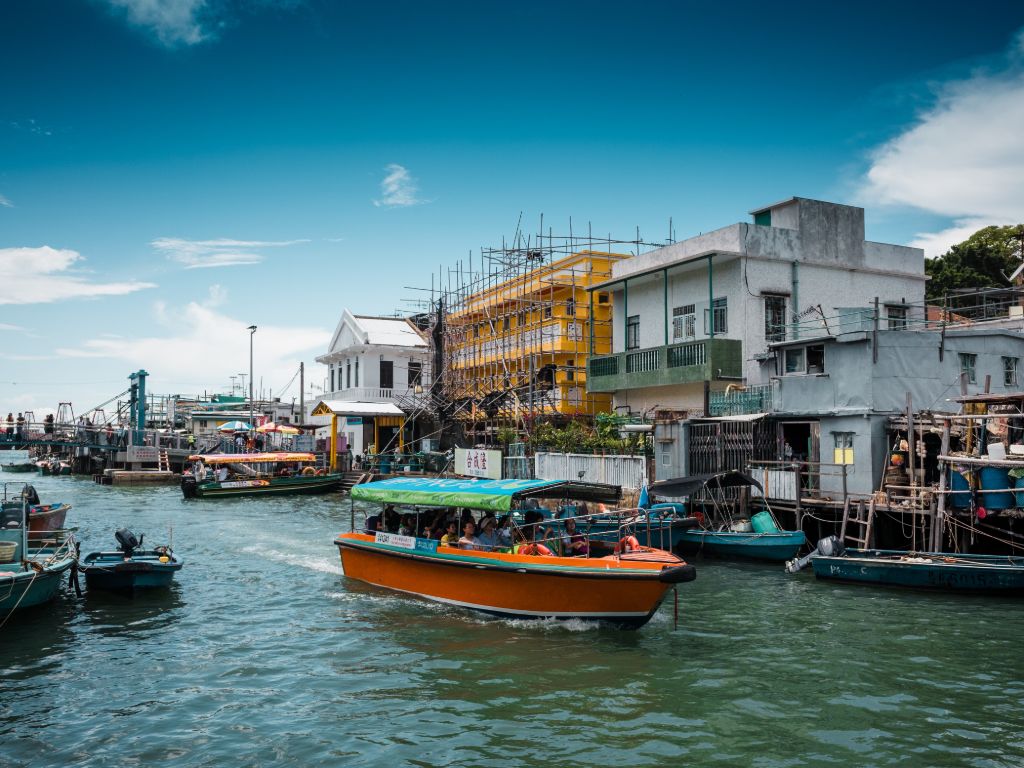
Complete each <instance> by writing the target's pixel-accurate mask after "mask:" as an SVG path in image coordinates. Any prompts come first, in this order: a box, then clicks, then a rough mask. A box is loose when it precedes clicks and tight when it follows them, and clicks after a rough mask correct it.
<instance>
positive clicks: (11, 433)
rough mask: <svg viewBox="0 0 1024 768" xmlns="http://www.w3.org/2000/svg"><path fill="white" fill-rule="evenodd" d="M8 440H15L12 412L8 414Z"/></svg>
mask: <svg viewBox="0 0 1024 768" xmlns="http://www.w3.org/2000/svg"><path fill="white" fill-rule="evenodd" d="M7 439H8V440H13V439H14V414H13V413H10V412H8V413H7Z"/></svg>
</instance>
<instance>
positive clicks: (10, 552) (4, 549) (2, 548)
mask: <svg viewBox="0 0 1024 768" xmlns="http://www.w3.org/2000/svg"><path fill="white" fill-rule="evenodd" d="M17 551H18V544H17V542H14V541H0V563H13V562H14V554H15V552H17Z"/></svg>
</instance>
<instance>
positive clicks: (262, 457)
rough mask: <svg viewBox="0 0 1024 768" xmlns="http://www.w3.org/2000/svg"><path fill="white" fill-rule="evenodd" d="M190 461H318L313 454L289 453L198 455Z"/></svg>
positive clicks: (250, 462) (253, 462)
mask: <svg viewBox="0 0 1024 768" xmlns="http://www.w3.org/2000/svg"><path fill="white" fill-rule="evenodd" d="M188 460H189V461H205V462H206V463H207V464H262V463H264V462H269V461H284V462H291V461H316V456H314V455H313V454H312V453H289V452H288V451H276V452H273V453H210V454H206V455H205V456H204V455H202V454H196V455H195V456H189V457H188Z"/></svg>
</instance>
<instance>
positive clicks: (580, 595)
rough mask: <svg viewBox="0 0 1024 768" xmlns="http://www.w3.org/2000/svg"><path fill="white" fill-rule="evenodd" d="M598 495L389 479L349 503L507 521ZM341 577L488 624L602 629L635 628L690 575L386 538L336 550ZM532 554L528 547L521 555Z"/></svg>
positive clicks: (542, 485) (668, 559) (662, 557)
mask: <svg viewBox="0 0 1024 768" xmlns="http://www.w3.org/2000/svg"><path fill="white" fill-rule="evenodd" d="M593 488H594V486H592V485H591V484H586V483H567V482H561V481H550V480H497V481H490V480H485V481H480V480H455V479H433V478H393V479H390V480H383V481H379V482H375V483H366V484H364V485H357V486H355V487H354V488H353V489H352V491H351V493H352V498H353V500H360V501H376V502H381V503H384V504H403V505H412V504H415V505H419V506H425V507H449V506H456V507H461V508H464V509H465V508H468V509H472V510H489V511H492V512H495V513H508V512H510V511H511V510H513V509H514V508H515V507H517V506H520V503H521V502H522V501H523V500H524V499H527V498H548V499H553V498H565V497H572V496H576V497H577V498H579V497H580V496H582V497H584V498H586V495H587V493H588V492H590V491H592V490H593ZM334 543H335V545H336V546H337V547H338V550H339V555H340V557H341V563H342V567H343V568H344V570H345V575H346V576H347V577H349V578H353V579H357V580H359V581H364V582H367V583H369V584H375V585H377V586H380V587H386V588H389V589H393V590H397V591H399V592H404V593H407V594H412V595H417V596H420V597H423V598H426V599H428V600H433V601H436V602H440V603H446V604H449V605H456V606H460V607H463V608H469V609H472V610H475V611H480V612H483V613H486V614H490V615H494V616H504V617H514V618H556V619H582V620H585V621H598V622H602V623H608V624H612V625H615V626H620V627H627V628H638V627H641V626H643V625H644V624H646V623H647V622H648V621H649V620H650V618H651V617H652V616H653V615H654V613H655V612H656V611H657V609H658V607H659V606H660V605H661V603H662V601H663V600H664V598H665V595H666V593H667V592H668V590H669V589H670V588H672V587H673V586H674V585H677V584H680V583H684V582H687V581H692V580H693V579H694V578H695V577H696V572H695V570H694V568H693V566H691V565H688V564H687V563H686V562H684V561H683V560H682V559H680V558H678V557H676V556H675V555H673V554H671V553H668V552H664V551H661V550H656V549H652V548H649V547H640V548H637V549H636V550H635V551H632V552H628V553H623V554H618V555H610V556H606V557H555V556H538V555H529V554H522V553H518V554H517V553H513V552H507V551H478V550H468V549H457V548H455V547H449V546H441V545H440V544H439V542H438V541H435V540H430V539H425V538H417V537H413V536H398V535H395V534H391V533H384V532H380V531H378V532H376V533H374V534H372V535H371V534H368V533H343V534H340V535H339V536H338V537H337V538H335V540H334ZM527 546H528V547H529V546H530V545H527Z"/></svg>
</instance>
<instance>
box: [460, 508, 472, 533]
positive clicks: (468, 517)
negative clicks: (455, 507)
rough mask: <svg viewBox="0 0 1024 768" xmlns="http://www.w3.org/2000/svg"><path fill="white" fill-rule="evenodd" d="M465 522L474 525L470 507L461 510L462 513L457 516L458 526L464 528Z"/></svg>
mask: <svg viewBox="0 0 1024 768" xmlns="http://www.w3.org/2000/svg"><path fill="white" fill-rule="evenodd" d="M467 522H470V523H473V524H474V525H476V520H475V519H474V518H473V510H471V509H463V510H462V514H461V515H460V517H459V528H460V529H461V528H465V527H466V523H467Z"/></svg>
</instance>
